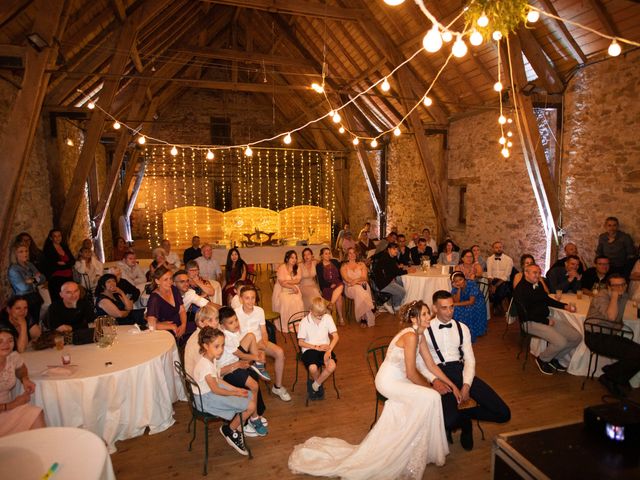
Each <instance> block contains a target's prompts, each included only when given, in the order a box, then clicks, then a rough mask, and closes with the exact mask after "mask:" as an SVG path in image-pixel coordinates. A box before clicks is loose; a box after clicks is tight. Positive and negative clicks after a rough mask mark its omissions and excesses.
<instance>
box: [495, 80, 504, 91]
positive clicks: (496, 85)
mask: <svg viewBox="0 0 640 480" xmlns="http://www.w3.org/2000/svg"><path fill="white" fill-rule="evenodd" d="M493 89H494V90H495V91H496V92H501V91H502V82H496V83H494V84H493Z"/></svg>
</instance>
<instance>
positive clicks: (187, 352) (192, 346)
mask: <svg viewBox="0 0 640 480" xmlns="http://www.w3.org/2000/svg"><path fill="white" fill-rule="evenodd" d="M218 319H219V317H218V309H217V308H215V307H214V306H213V305H211V304H209V305H205V306H203V307H202V308H201V309H200V310H198V312H197V313H196V318H195V324H196V329H195V331H194V332H193V333H192V334H191V335H190V336H189V339H188V340H187V343H186V344H185V346H184V370H185V372H187V373H188V374H189V375H191V376H192V377H193V369H194V368H196V364H197V363H198V360H200V357H201V356H202V354H201V353H200V347H199V346H198V334H199V333H200V330H202V329H203V328H204V327H212V328H220V322H219V320H218ZM234 366H235V367H237V366H239V365H234Z"/></svg>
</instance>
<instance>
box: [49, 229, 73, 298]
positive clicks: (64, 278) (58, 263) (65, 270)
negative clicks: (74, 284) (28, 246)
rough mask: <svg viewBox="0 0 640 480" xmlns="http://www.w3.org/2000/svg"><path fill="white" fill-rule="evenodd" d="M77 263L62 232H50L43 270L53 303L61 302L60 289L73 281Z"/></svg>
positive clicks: (54, 230)
mask: <svg viewBox="0 0 640 480" xmlns="http://www.w3.org/2000/svg"><path fill="white" fill-rule="evenodd" d="M75 263H76V261H75V259H74V258H73V254H72V253H71V250H69V247H68V246H67V242H65V241H64V238H63V237H62V232H61V231H60V230H58V229H56V228H54V229H53V230H51V231H50V232H49V235H48V236H47V239H46V240H45V242H44V248H43V252H42V268H43V271H44V274H45V275H46V276H47V281H48V288H49V295H50V296H51V301H52V302H53V303H59V302H60V288H61V287H62V284H63V283H65V282H69V281H73V266H74V265H75Z"/></svg>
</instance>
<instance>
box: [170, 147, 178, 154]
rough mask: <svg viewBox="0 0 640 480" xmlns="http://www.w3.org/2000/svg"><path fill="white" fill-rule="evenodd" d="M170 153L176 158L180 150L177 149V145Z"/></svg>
mask: <svg viewBox="0 0 640 480" xmlns="http://www.w3.org/2000/svg"><path fill="white" fill-rule="evenodd" d="M169 153H171V155H173V156H174V157H175V156H176V155H178V149H177V148H176V146H175V145H174V146H173V147H172V148H171V152H169Z"/></svg>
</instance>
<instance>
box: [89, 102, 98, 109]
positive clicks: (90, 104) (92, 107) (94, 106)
mask: <svg viewBox="0 0 640 480" xmlns="http://www.w3.org/2000/svg"><path fill="white" fill-rule="evenodd" d="M87 108H88V109H89V110H93V109H94V108H96V104H95V103H93V102H91V101H90V102H89V103H87Z"/></svg>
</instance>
